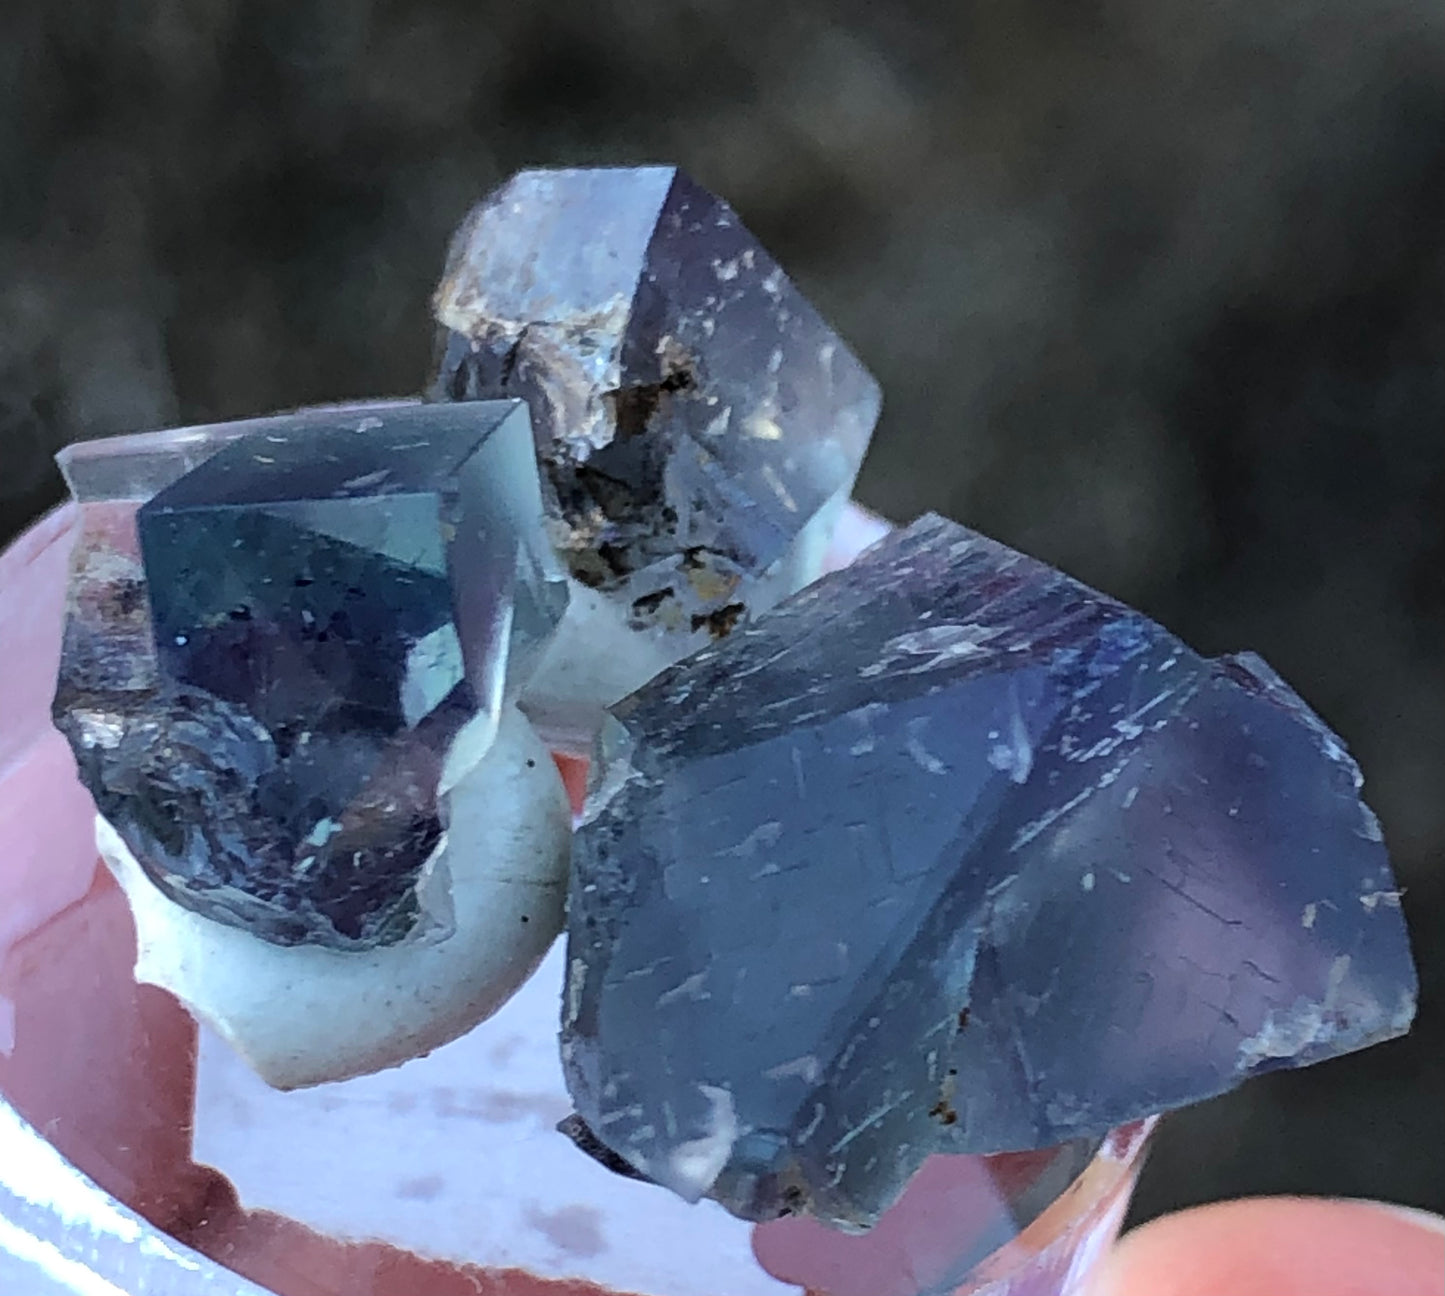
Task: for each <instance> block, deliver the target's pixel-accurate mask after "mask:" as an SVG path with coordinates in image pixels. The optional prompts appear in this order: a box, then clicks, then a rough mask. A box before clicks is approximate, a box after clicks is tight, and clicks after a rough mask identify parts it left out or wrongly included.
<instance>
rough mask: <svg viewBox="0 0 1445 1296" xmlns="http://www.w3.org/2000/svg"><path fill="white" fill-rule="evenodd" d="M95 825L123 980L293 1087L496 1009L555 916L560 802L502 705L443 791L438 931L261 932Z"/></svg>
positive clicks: (564, 827) (563, 818) (440, 1039)
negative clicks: (171, 881)
mask: <svg viewBox="0 0 1445 1296" xmlns="http://www.w3.org/2000/svg"><path fill="white" fill-rule="evenodd" d="M96 840H97V843H98V844H99V846H100V852H101V855H102V857H103V858H104V859H105V861H106V863H107V864H108V865H109V866H110V868H111V871H112V872H113V873H114V874H115V876H116V878H117V880H118V881H119V882H120V884H121V886H122V887H123V888H124V890H125V892H126V895H127V898H128V899H129V901H130V906H131V912H132V913H133V914H134V916H135V923H136V934H137V945H138V953H137V957H136V969H135V975H136V980H137V981H142V982H148V983H150V984H153V985H158V986H160V987H162V988H163V989H166V990H169V991H170V992H171V993H172V994H174V995H175V996H176V997H177V998H178V999H180V1000H181V1002H182V1003H184V1004H185V1005H186V1006H187V1007H188V1008H189V1009H190V1010H191V1011H192V1012H193V1013H194V1014H195V1015H196V1016H197V1017H199V1018H200V1019H201V1020H203V1021H205V1022H207V1023H209V1024H210V1025H211V1026H213V1027H214V1028H215V1029H216V1031H217V1032H218V1033H219V1034H220V1035H221V1036H222V1038H224V1039H225V1040H226V1041H227V1042H228V1043H230V1044H231V1045H232V1047H234V1048H235V1049H236V1051H237V1052H238V1053H240V1054H241V1055H242V1056H243V1057H244V1058H245V1059H246V1060H247V1062H248V1063H249V1064H250V1065H251V1066H252V1067H254V1068H255V1070H256V1072H257V1073H258V1074H259V1075H260V1076H261V1077H262V1078H263V1079H265V1080H266V1082H267V1083H269V1084H271V1085H274V1086H276V1087H277V1088H280V1089H294V1088H298V1087H301V1086H305V1085H315V1084H321V1083H324V1082H326V1081H331V1080H341V1079H346V1078H349V1077H351V1076H356V1075H363V1074H366V1073H369V1072H372V1071H377V1070H380V1069H382V1068H384V1067H392V1066H396V1065H398V1064H399V1063H402V1062H404V1061H406V1060H407V1059H408V1058H412V1057H415V1056H417V1055H418V1054H420V1053H425V1052H427V1051H428V1050H430V1049H434V1048H438V1047H440V1046H441V1045H442V1044H445V1043H447V1042H448V1041H450V1040H454V1039H456V1038H457V1037H458V1036H459V1035H462V1034H464V1033H465V1032H466V1031H468V1030H470V1029H471V1028H472V1027H473V1026H475V1025H476V1024H477V1023H478V1022H480V1021H482V1020H484V1019H485V1018H487V1017H489V1016H490V1015H491V1014H492V1013H494V1012H496V1010H497V1009H498V1008H499V1007H500V1006H501V1005H502V1004H503V1003H505V1002H506V1000H507V999H508V998H509V997H510V996H511V995H512V993H513V992H514V991H515V990H516V989H517V987H518V986H519V985H520V984H521V983H522V982H523V981H525V980H526V978H527V977H528V976H529V975H530V974H531V972H532V970H533V969H534V968H535V967H536V965H537V963H538V962H539V961H540V959H541V958H542V956H543V954H545V952H546V950H547V947H548V946H549V945H550V944H551V943H552V940H553V938H554V937H555V936H556V934H557V932H558V931H559V930H560V929H561V924H562V910H563V899H564V895H565V890H566V877H567V863H568V857H569V852H570V849H571V814H570V811H569V809H568V806H567V800H566V796H565V793H564V792H563V789H562V784H561V780H560V777H559V775H558V773H557V769H556V766H555V765H554V764H553V762H552V760H551V758H550V757H549V756H548V754H547V751H546V749H545V748H544V747H543V746H542V744H541V743H540V742H539V741H538V739H537V737H536V735H535V734H534V733H533V732H532V729H531V728H530V726H529V725H528V724H527V722H526V721H525V720H524V719H523V718H522V716H521V715H520V714H519V713H518V712H517V711H516V710H515V708H510V707H509V708H507V709H506V710H505V712H504V714H503V716H502V719H501V723H500V725H499V727H498V730H497V735H496V740H495V742H494V743H493V744H492V746H491V748H490V749H489V750H488V751H487V753H486V755H485V757H483V758H482V759H481V761H480V762H479V763H478V764H477V765H476V767H475V768H474V769H473V770H472V771H471V772H470V773H469V774H468V775H467V776H466V777H465V778H464V779H463V780H462V781H461V782H460V783H458V784H457V785H456V787H455V788H454V789H453V790H452V793H451V822H450V824H449V825H448V829H447V848H446V856H445V860H444V861H443V863H444V865H445V868H446V870H447V871H449V873H450V878H451V897H450V899H451V911H452V914H451V916H452V918H453V929H452V931H451V933H450V934H449V935H447V936H445V937H444V938H442V939H439V940H432V941H424V940H422V941H406V942H403V943H401V944H398V945H392V946H387V947H384V948H381V949H375V950H369V951H366V952H364V953H347V952H341V951H337V950H330V949H320V948H317V947H315V946H302V945H297V946H281V945H273V944H270V943H268V942H266V941H263V940H259V939H257V938H256V937H254V936H250V935H248V934H247V933H245V932H243V931H241V930H239V929H237V928H234V927H228V926H224V925H223V924H221V923H217V922H215V921H213V920H212V919H210V918H206V917H202V916H201V915H199V914H196V913H193V912H191V911H190V910H189V909H186V908H184V907H182V906H181V905H178V904H176V903H175V902H174V901H172V900H170V899H169V898H167V897H166V896H165V895H164V894H163V893H162V892H161V891H160V890H159V889H158V888H157V887H156V886H155V885H154V884H153V883H152V882H151V881H150V880H149V879H148V878H147V877H146V876H145V874H144V872H142V870H141V868H140V865H139V864H138V863H137V862H136V860H135V858H134V857H133V856H132V855H131V853H130V851H129V850H128V849H127V848H126V846H125V845H124V843H123V842H122V841H121V840H120V838H119V836H118V835H117V834H116V832H115V830H114V829H113V828H111V827H110V825H109V824H108V823H106V822H105V820H103V819H98V820H97V826H96Z"/></svg>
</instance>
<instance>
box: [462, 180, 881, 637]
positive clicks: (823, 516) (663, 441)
mask: <svg viewBox="0 0 1445 1296" xmlns="http://www.w3.org/2000/svg"><path fill="white" fill-rule="evenodd" d="M436 314H437V318H438V320H439V321H440V322H441V324H442V327H443V354H442V358H441V361H440V366H439V372H438V375H437V378H436V382H435V387H434V395H435V396H436V397H437V398H438V399H442V400H472V399H477V398H479V397H491V396H517V397H522V398H523V399H525V400H527V401H528V402H529V404H530V406H531V410H532V419H533V424H534V431H535V432H536V435H537V445H538V451H539V454H540V457H541V461H542V465H543V468H544V470H545V481H544V493H545V496H546V500H547V509H548V513H549V517H550V520H551V523H552V532H553V539H554V542H555V543H556V544H557V547H558V551H559V553H561V554H562V556H563V557H564V559H565V560H566V561H567V562H568V564H569V567H570V569H571V571H572V574H573V575H574V576H575V577H576V578H577V579H578V580H579V581H581V582H583V583H584V584H586V585H590V586H592V587H594V588H598V589H602V590H605V591H609V592H613V593H615V594H617V595H618V597H619V598H620V599H621V601H622V602H623V604H624V605H625V608H626V610H627V616H628V617H629V620H630V623H631V624H632V625H633V627H634V628H660V629H663V630H675V631H681V632H682V633H684V634H694V633H697V632H699V631H704V630H705V631H709V632H711V633H713V634H714V635H717V636H719V637H720V636H721V635H723V634H725V633H727V631H728V630H729V629H730V628H731V626H732V625H733V624H734V623H735V622H736V621H737V619H738V617H739V615H740V614H741V613H742V612H743V611H744V610H747V609H751V608H753V607H754V606H755V604H756V605H761V604H762V603H763V602H766V601H767V595H766V593H765V592H764V591H763V590H760V589H757V588H755V582H756V581H757V579H758V578H759V577H760V576H762V575H763V574H764V573H766V572H768V571H769V570H770V569H773V568H774V567H775V566H776V565H777V564H784V565H786V564H787V563H789V562H790V561H796V560H797V559H798V558H799V557H800V556H799V555H798V553H797V552H796V551H797V548H798V546H799V545H802V546H803V547H805V548H806V547H807V545H808V542H809V540H810V539H811V538H812V535H811V530H810V524H813V529H816V528H817V525H818V523H819V522H820V521H822V522H827V521H829V520H830V519H831V513H830V512H829V511H828V510H829V507H830V506H836V505H837V504H839V503H841V501H842V500H844V499H846V497H847V494H848V492H849V490H850V488H851V485H852V482H853V479H854V478H855V476H856V475H857V472H858V468H859V465H860V464H861V462H862V459H863V454H864V451H865V450H866V449H867V445H868V439H869V436H870V435H871V433H872V430H873V425H874V423H875V421H876V420H877V416H878V407H879V392H878V386H877V384H876V383H875V382H874V380H873V378H872V377H871V376H870V375H869V373H868V372H867V370H866V369H864V368H863V366H862V365H861V364H860V363H859V362H858V360H857V359H856V358H855V357H854V355H853V354H852V352H850V351H849V350H848V348H847V347H846V346H845V345H844V344H843V343H842V342H841V341H840V340H839V338H838V337H837V336H836V335H835V334H834V333H833V332H832V330H831V329H830V328H829V327H828V325H827V324H826V323H825V322H824V321H823V320H822V319H821V318H819V316H818V314H817V312H816V311H814V309H813V308H812V306H811V305H809V303H808V302H807V301H806V300H805V299H804V298H803V297H802V295H801V294H800V293H799V292H798V291H797V289H796V288H795V287H794V285H793V284H792V283H791V281H790V280H789V279H788V278H787V277H786V276H785V275H784V274H783V272H782V270H781V269H779V267H778V266H777V264H776V263H775V262H774V261H773V259H772V258H771V257H770V256H769V255H768V253H767V252H766V251H765V250H764V249H763V248H762V247H761V246H760V245H759V244H758V243H757V241H756V240H755V239H754V238H753V236H752V235H751V234H750V233H749V232H748V231H747V230H746V229H745V228H744V227H743V225H742V224H741V222H740V221H739V220H738V218H737V216H736V215H735V214H734V213H733V211H732V209H731V208H729V207H728V205H727V204H726V203H724V202H723V201H722V200H721V199H719V198H717V197H715V196H714V195H712V194H710V193H708V192H707V191H706V190H704V189H702V188H701V187H700V186H698V185H697V184H696V183H694V182H693V181H692V180H690V179H689V178H688V177H687V176H685V175H683V174H682V173H681V172H679V171H677V170H675V169H674V168H672V167H633V168H613V169H608V168H603V169H595V170H561V171H524V172H522V173H520V174H518V175H516V176H514V177H513V178H512V179H511V180H509V181H508V182H507V183H506V184H505V185H503V186H502V187H501V188H500V189H499V190H497V191H496V192H495V193H494V194H492V195H491V197H489V198H488V199H487V200H486V201H484V202H483V203H482V204H481V205H480V206H478V208H477V209H476V210H475V211H474V212H473V213H472V214H471V216H470V217H469V218H468V220H467V222H466V223H465V224H464V225H463V226H462V228H461V230H460V231H459V232H458V234H457V237H456V240H455V242H454V244H453V247H452V252H451V257H450V260H449V263H448V266H447V270H446V273H445V276H444V277H443V280H442V283H441V286H440V288H439V289H438V292H437V297H436ZM811 576H812V573H811V572H810V573H808V574H807V575H806V576H804V578H803V579H802V580H801V581H796V582H794V583H793V584H792V585H791V586H789V587H788V588H787V589H786V590H784V591H782V592H791V589H794V588H797V586H798V585H799V584H805V583H806V581H807V580H808V579H811ZM771 597H772V601H776V598H777V597H778V595H777V594H773V595H772V596H771Z"/></svg>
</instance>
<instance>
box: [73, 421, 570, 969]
mask: <svg viewBox="0 0 1445 1296" xmlns="http://www.w3.org/2000/svg"><path fill="white" fill-rule="evenodd" d="M168 436H169V434H157V435H156V437H155V438H149V439H148V438H137V439H136V440H137V442H143V443H144V444H138V445H137V446H135V447H134V448H133V449H134V453H135V454H136V455H137V456H139V457H140V459H141V460H143V461H144V462H145V464H146V469H145V471H146V472H147V473H148V474H150V477H151V479H152V480H154V481H156V482H157V484H160V485H161V489H160V490H159V491H158V493H156V494H155V495H154V496H153V497H152V498H149V499H148V500H146V499H144V498H140V499H137V498H129V499H120V500H115V499H104V498H94V497H90V498H87V497H86V495H85V494H84V491H83V490H79V491H78V493H79V494H80V498H81V501H82V508H83V511H84V514H85V524H84V527H83V534H82V537H81V540H80V542H79V544H78V546H77V553H76V560H75V570H74V574H73V579H72V589H71V606H70V616H69V620H68V623H67V630H66V639H65V649H64V657H63V661H62V666H61V672H60V679H59V683H58V686H57V693H56V701H55V718H56V723H57V725H58V726H59V727H60V729H61V731H62V732H63V733H65V735H66V736H67V738H68V739H69V740H70V743H71V746H72V748H73V749H74V751H75V754H76V759H77V761H78V763H79V766H80V772H81V777H82V780H83V781H84V782H85V783H86V785H87V787H88V788H89V789H90V791H91V792H92V794H93V795H94V797H95V800H96V804H97V808H98V809H99V810H100V812H101V813H102V814H103V815H104V816H105V817H106V819H107V820H108V821H109V822H110V824H111V825H112V827H113V828H114V829H115V830H116V832H117V833H118V834H119V836H120V837H121V839H122V840H123V841H124V843H125V845H126V846H127V847H128V848H129V849H130V850H131V852H132V853H133V854H134V855H135V857H136V858H137V860H138V861H140V862H141V864H142V866H143V867H144V868H145V869H146V870H147V872H148V873H149V875H150V876H151V878H152V880H153V881H154V882H155V883H156V884H157V885H158V886H159V887H160V888H161V889H162V890H163V891H165V892H166V893H167V894H168V895H170V896H171V897H172V898H173V899H175V900H177V901H178V902H179V903H181V904H183V905H186V906H187V907H189V908H192V909H195V910H197V911H199V912H201V913H203V914H205V915H207V916H209V917H212V918H215V919H217V920H219V921H221V922H226V923H230V924H232V925H236V926H241V927H244V928H245V929H246V930H248V931H250V932H252V933H254V934H255V935H258V936H261V937H263V938H264V939H266V940H269V941H273V942H275V943H278V944H296V943H307V944H319V945H326V946H332V947H335V948H341V949H359V948H370V947H373V946H376V945H380V944H387V943H391V942H395V941H397V940H400V939H402V938H404V937H406V936H408V935H409V934H411V933H412V932H413V931H414V930H415V929H417V928H418V924H419V923H420V921H421V920H422V919H423V918H424V917H425V918H428V919H430V920H431V921H432V922H433V923H434V924H435V923H444V922H445V909H446V879H445V877H444V876H436V875H435V874H436V870H435V869H433V868H431V867H430V866H431V864H432V863H433V861H434V856H436V855H437V853H438V850H439V848H440V846H441V845H442V843H443V841H444V834H445V830H446V804H445V799H446V793H447V791H448V789H449V788H450V787H451V786H453V785H454V784H455V783H456V782H457V781H458V780H459V779H461V778H462V777H463V776H464V775H465V774H466V773H467V771H468V769H469V768H471V767H472V766H473V765H475V763H476V761H477V760H478V759H480V758H481V756H482V755H483V754H484V753H485V752H486V750H487V748H488V746H489V744H490V742H491V738H492V735H493V734H494V733H495V730H496V725H497V723H498V717H499V713H500V708H501V707H502V706H503V704H504V702H506V701H507V700H509V699H514V698H515V696H516V693H517V691H518V689H519V687H520V684H521V682H522V680H523V679H524V678H525V676H526V674H527V673H528V672H529V671H530V669H531V668H532V666H533V665H534V664H535V661H536V659H537V657H538V656H539V654H540V652H541V651H542V648H543V646H544V644H545V640H546V637H547V636H548V635H549V634H550V633H551V631H552V629H553V628H554V627H555V626H556V624H557V622H558V620H559V619H560V617H561V615H562V612H563V609H564V607H565V602H566V587H565V580H564V578H563V576H562V574H561V572H560V569H559V568H558V567H557V566H556V564H555V559H554V557H553V555H552V554H551V551H550V548H549V547H548V545H547V543H546V540H545V536H544V534H543V531H542V519H541V503H540V494H539V490H538V483H537V476H536V468H535V460H534V458H533V453H532V440H531V432H530V427H529V423H528V417H527V412H526V409H525V407H524V406H522V405H521V404H520V403H518V402H493V403H489V404H484V405H474V406H469V407H466V408H465V409H464V408H462V407H455V408H440V407H433V406H410V407H408V406H395V407H391V408H383V409H377V410H375V411H374V412H370V413H366V414H363V415H360V416H358V414H356V413H355V412H352V413H343V412H336V413H332V414H329V415H327V414H324V413H323V414H318V413H317V412H314V411H311V412H307V413H306V414H304V415H297V416H281V417H277V418H270V419H257V420H252V421H250V422H248V423H243V424H239V425H235V427H234V428H233V429H232V433H230V434H228V435H226V436H224V437H218V438H216V439H215V440H214V443H213V444H210V445H209V446H208V453H206V454H205V455H204V456H200V457H199V462H194V460H195V458H197V456H195V454H194V447H193V446H192V447H190V449H186V446H187V444H188V443H186V442H185V441H183V440H180V439H178V440H177V441H176V443H175V445H174V447H173V448H174V449H175V450H176V452H177V454H181V453H186V454H189V455H190V456H191V459H190V461H188V463H187V465H186V469H185V470H184V471H183V472H182V473H181V474H178V475H176V476H175V477H174V479H173V480H168V478H169V477H170V474H168V473H167V472H166V469H165V464H166V454H165V450H166V448H167V445H168V442H167V437H168ZM100 458H102V459H103V458H105V456H104V455H103V453H102V455H101V456H100ZM152 461H153V462H152ZM84 464H85V457H84V456H81V457H80V463H79V464H77V465H72V466H74V467H76V468H77V469H78V471H77V472H75V473H73V474H72V480H73V481H77V482H84V481H86V480H88V478H87V473H86V471H85V468H84ZM112 468H113V465H111V464H109V463H107V465H106V472H103V473H100V474H98V475H97V474H90V477H89V479H93V480H96V481H103V482H111V481H116V480H119V481H124V480H125V478H126V474H124V473H118V474H117V473H116V472H114V471H112ZM428 896H429V897H430V899H429V900H428V899H427V897H428Z"/></svg>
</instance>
